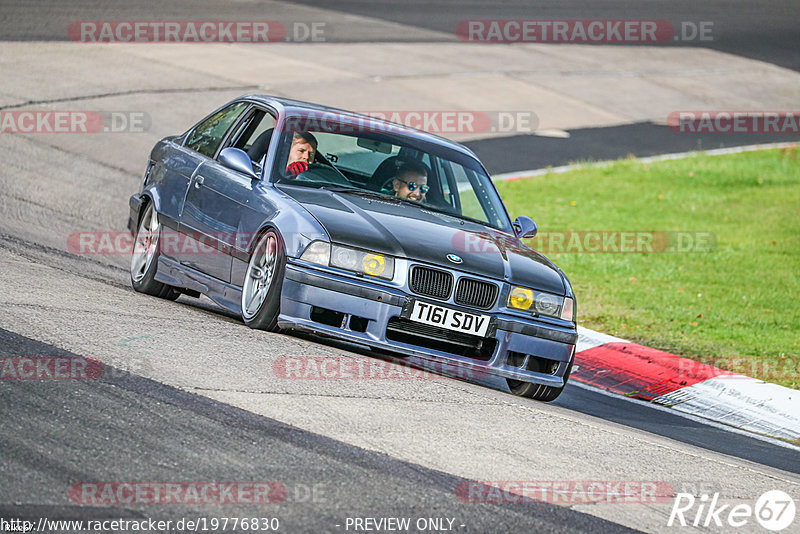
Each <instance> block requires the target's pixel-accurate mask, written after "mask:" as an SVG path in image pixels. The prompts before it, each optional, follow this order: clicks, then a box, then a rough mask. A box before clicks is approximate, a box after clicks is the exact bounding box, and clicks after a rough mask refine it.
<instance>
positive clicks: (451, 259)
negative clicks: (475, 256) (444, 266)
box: [447, 254, 464, 263]
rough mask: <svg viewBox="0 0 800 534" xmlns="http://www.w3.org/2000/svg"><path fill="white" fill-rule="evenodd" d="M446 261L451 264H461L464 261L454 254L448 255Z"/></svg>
mask: <svg viewBox="0 0 800 534" xmlns="http://www.w3.org/2000/svg"><path fill="white" fill-rule="evenodd" d="M447 259H448V260H450V261H452V262H453V263H462V262H463V261H464V260H462V259H461V256H456V255H455V254H448V255H447Z"/></svg>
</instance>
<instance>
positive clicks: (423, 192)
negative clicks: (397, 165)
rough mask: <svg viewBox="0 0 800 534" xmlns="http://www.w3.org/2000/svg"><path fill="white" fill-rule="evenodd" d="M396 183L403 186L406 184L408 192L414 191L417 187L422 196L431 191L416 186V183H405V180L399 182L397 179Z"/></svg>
mask: <svg viewBox="0 0 800 534" xmlns="http://www.w3.org/2000/svg"><path fill="white" fill-rule="evenodd" d="M397 181H398V182H403V183H404V184H406V185H407V186H408V190H409V191H416V189H417V187H419V192H420V193H422V194H423V195H424V194H425V193H427V192H428V191H430V189H431V188H430V187H429V186H427V185H420V186H418V185H417V182H406V181H405V180H401V179H400V178H398V179H397Z"/></svg>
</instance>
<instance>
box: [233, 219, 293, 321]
mask: <svg viewBox="0 0 800 534" xmlns="http://www.w3.org/2000/svg"><path fill="white" fill-rule="evenodd" d="M285 270H286V253H285V252H284V245H283V239H282V238H281V235H280V234H279V233H278V232H277V230H274V229H272V228H269V229H267V230H266V231H265V232H264V233H263V234H261V235H260V236H259V237H258V241H257V242H256V246H255V247H253V252H252V254H251V255H250V261H249V262H248V264H247V273H246V274H245V276H244V283H243V284H242V320H243V321H244V324H246V325H247V326H249V327H250V328H257V329H260V330H267V331H270V332H278V331H279V330H280V329H279V328H278V315H279V314H280V311H281V286H282V285H283V275H284V272H285Z"/></svg>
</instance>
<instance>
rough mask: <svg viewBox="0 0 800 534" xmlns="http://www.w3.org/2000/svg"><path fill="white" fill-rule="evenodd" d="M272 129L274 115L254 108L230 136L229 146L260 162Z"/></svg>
mask: <svg viewBox="0 0 800 534" xmlns="http://www.w3.org/2000/svg"><path fill="white" fill-rule="evenodd" d="M274 129H275V117H273V116H272V115H271V114H269V113H268V112H266V111H264V110H263V109H254V110H253V112H252V113H251V114H250V116H249V117H247V118H246V119H245V120H244V121H242V124H241V126H239V129H238V130H237V131H236V133H235V134H234V135H232V136H231V146H232V147H234V148H239V149H242V150H244V151H245V152H247V155H248V156H250V159H251V160H253V162H254V163H262V161H261V160H262V159H263V158H264V156H265V155H266V153H267V149H268V148H269V143H270V139H271V138H272V132H273V130H274Z"/></svg>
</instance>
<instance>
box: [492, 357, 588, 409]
mask: <svg viewBox="0 0 800 534" xmlns="http://www.w3.org/2000/svg"><path fill="white" fill-rule="evenodd" d="M570 373H572V362H569V367H567V372H566V373H564V385H563V386H561V387H553V386H543V385H541V384H532V383H530V382H521V381H519V380H511V379H507V380H506V382H508V389H510V390H511V393H513V394H514V395H519V396H520V397H528V398H529V399H533V400H537V401H542V402H552V401H554V400H556V399H557V398H558V396H559V395H561V392H562V391H564V388H565V387H566V386H567V380H569V375H570Z"/></svg>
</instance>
